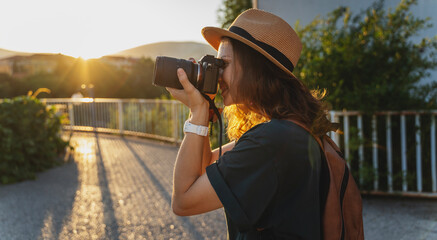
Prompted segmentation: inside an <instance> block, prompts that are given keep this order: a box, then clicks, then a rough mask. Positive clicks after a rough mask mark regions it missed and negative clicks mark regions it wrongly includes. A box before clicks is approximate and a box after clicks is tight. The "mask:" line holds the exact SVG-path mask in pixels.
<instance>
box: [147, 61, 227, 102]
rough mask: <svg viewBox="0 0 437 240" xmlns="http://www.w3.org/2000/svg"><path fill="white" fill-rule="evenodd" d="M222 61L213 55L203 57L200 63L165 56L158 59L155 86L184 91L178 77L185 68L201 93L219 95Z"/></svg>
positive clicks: (154, 79)
mask: <svg viewBox="0 0 437 240" xmlns="http://www.w3.org/2000/svg"><path fill="white" fill-rule="evenodd" d="M224 65H225V64H224V62H223V60H222V59H219V58H215V57H214V56H212V55H205V56H203V57H202V58H201V59H200V61H199V62H198V63H193V62H191V61H189V60H184V59H178V58H171V57H165V56H158V57H156V62H155V71H154V74H153V85H156V86H161V87H171V88H176V89H183V87H182V85H181V83H180V82H179V78H178V76H177V73H176V71H177V69H178V68H183V69H184V71H185V72H186V73H187V76H188V79H189V81H190V82H191V83H192V84H193V85H194V86H195V87H196V88H197V89H198V90H199V91H200V92H201V93H209V94H215V93H217V85H218V78H219V76H220V69H222V68H223V67H224Z"/></svg>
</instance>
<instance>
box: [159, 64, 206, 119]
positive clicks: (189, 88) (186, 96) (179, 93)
mask: <svg viewBox="0 0 437 240" xmlns="http://www.w3.org/2000/svg"><path fill="white" fill-rule="evenodd" d="M177 75H178V78H179V81H180V83H181V84H182V87H183V88H184V89H181V90H179V89H175V88H166V89H167V91H169V92H170V94H171V95H172V96H173V97H174V98H176V99H177V100H179V101H181V102H182V103H183V104H185V105H186V106H187V107H188V108H190V110H191V113H192V114H193V115H194V114H196V113H201V112H202V113H208V108H209V104H208V102H207V101H206V99H205V98H204V97H203V96H202V94H201V93H200V92H199V90H197V88H195V87H194V86H193V84H191V82H190V81H189V80H188V76H187V74H186V73H185V71H184V70H183V69H182V68H179V69H178V70H177Z"/></svg>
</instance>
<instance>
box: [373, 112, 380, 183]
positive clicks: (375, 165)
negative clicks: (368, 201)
mask: <svg viewBox="0 0 437 240" xmlns="http://www.w3.org/2000/svg"><path fill="white" fill-rule="evenodd" d="M376 131H377V128H376V115H373V116H372V147H373V149H372V153H373V156H372V159H373V171H374V174H375V178H374V179H373V189H374V190H378V188H379V187H378V185H379V174H378V134H377V132H376Z"/></svg>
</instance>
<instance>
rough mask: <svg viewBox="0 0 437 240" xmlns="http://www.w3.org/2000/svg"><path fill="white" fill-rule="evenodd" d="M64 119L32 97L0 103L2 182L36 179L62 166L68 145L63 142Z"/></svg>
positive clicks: (0, 168) (0, 169) (0, 171)
mask: <svg viewBox="0 0 437 240" xmlns="http://www.w3.org/2000/svg"><path fill="white" fill-rule="evenodd" d="M60 127H61V117H60V116H57V115H56V113H55V109H54V108H47V107H46V105H45V104H43V103H42V102H41V101H40V100H38V99H36V98H35V97H32V96H20V97H16V98H14V99H5V100H4V101H3V102H2V103H0V153H1V154H0V183H2V184H7V183H13V182H16V181H21V180H25V179H32V178H34V177H35V174H36V173H37V172H40V171H43V170H45V169H48V168H51V167H53V166H55V165H58V164H59V163H60V161H59V160H58V157H59V155H60V154H62V153H63V151H64V150H65V147H66V146H68V142H65V141H63V140H62V139H61V137H60V135H59V130H60Z"/></svg>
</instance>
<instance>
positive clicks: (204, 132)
mask: <svg viewBox="0 0 437 240" xmlns="http://www.w3.org/2000/svg"><path fill="white" fill-rule="evenodd" d="M208 129H209V128H208V127H205V126H200V125H195V124H192V123H190V121H188V120H187V121H185V124H184V133H187V132H189V133H195V134H197V135H199V136H208Z"/></svg>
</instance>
